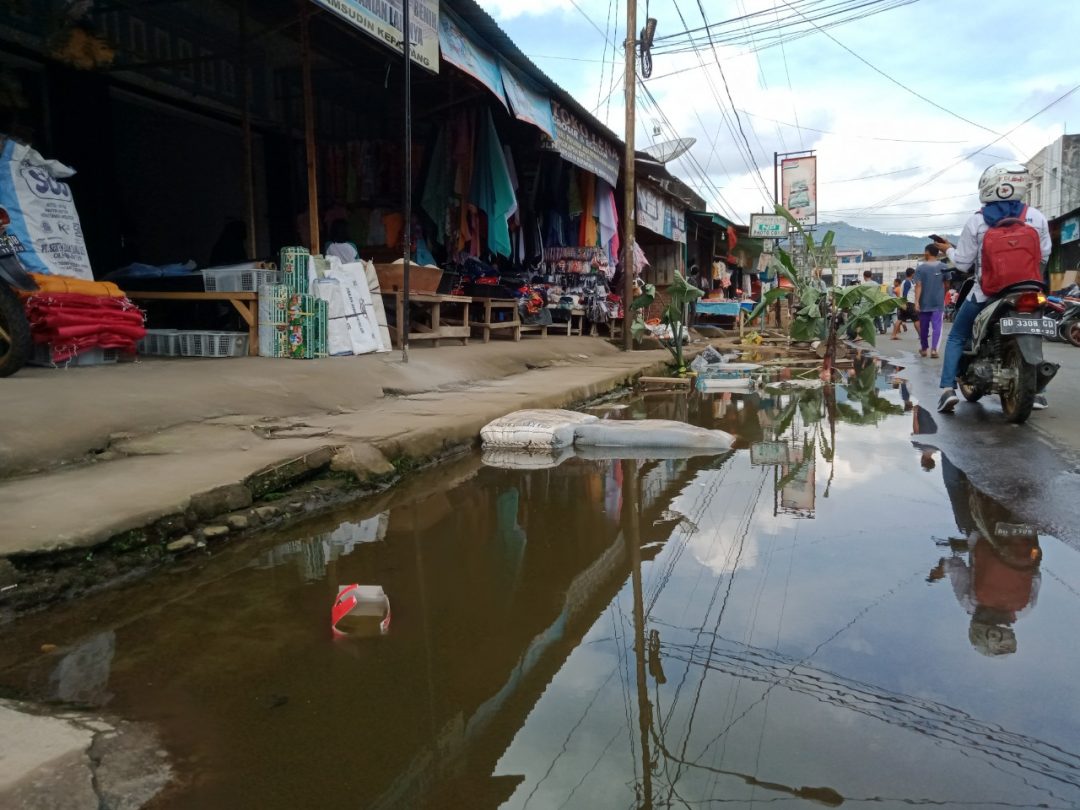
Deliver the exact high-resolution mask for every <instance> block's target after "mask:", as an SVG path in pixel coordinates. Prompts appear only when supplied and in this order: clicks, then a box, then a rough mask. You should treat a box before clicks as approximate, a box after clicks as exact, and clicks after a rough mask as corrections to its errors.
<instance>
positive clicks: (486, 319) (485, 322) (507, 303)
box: [469, 298, 521, 343]
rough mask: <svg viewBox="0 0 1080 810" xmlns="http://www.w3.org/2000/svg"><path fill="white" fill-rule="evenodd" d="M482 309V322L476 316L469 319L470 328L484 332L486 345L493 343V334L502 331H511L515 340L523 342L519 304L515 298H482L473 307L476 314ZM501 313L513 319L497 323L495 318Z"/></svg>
mask: <svg viewBox="0 0 1080 810" xmlns="http://www.w3.org/2000/svg"><path fill="white" fill-rule="evenodd" d="M481 308H482V314H481V318H480V320H476V319H475V316H474V315H472V314H471V315H470V317H469V326H470V327H472V328H473V329H481V330H483V335H484V343H490V342H491V333H492V332H493V331H498V330H502V329H509V330H511V331H510V336H511V337H512V338H513V339H514V340H521V318H520V317H519V316H518V302H517V301H516V300H515V299H513V298H481V299H479V300H478V301H477V302H476V306H475V307H473V308H472V309H473V311H474V312H475V311H476V310H478V309H481ZM499 312H509V313H510V314H511V317H510V318H508V319H507V320H505V321H496V320H494V318H495V317H496V316H497V315H498V313H499Z"/></svg>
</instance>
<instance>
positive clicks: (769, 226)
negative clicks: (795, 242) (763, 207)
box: [750, 214, 788, 239]
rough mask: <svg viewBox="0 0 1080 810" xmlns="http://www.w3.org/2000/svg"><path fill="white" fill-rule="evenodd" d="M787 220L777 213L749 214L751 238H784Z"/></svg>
mask: <svg viewBox="0 0 1080 810" xmlns="http://www.w3.org/2000/svg"><path fill="white" fill-rule="evenodd" d="M787 233H788V221H787V220H786V219H785V218H784V217H782V216H779V215H778V214H751V215H750V238H751V239H786V238H787Z"/></svg>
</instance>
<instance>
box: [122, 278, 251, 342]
mask: <svg viewBox="0 0 1080 810" xmlns="http://www.w3.org/2000/svg"><path fill="white" fill-rule="evenodd" d="M124 294H125V295H126V296H127V297H128V298H130V299H131V300H132V301H192V302H196V301H203V302H205V301H228V302H229V303H231V304H232V305H233V307H235V308H236V311H237V312H239V313H240V317H241V318H243V319H244V323H246V324H247V328H248V354H249V355H251V356H252V357H258V355H259V294H258V293H255V292H156V291H154V290H132V291H130V292H128V291H126V290H125V291H124Z"/></svg>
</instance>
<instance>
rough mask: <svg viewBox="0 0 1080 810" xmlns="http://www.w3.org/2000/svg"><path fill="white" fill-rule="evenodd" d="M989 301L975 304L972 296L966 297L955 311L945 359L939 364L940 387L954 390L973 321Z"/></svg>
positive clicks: (946, 343)
mask: <svg viewBox="0 0 1080 810" xmlns="http://www.w3.org/2000/svg"><path fill="white" fill-rule="evenodd" d="M989 303H990V302H989V301H984V302H983V303H981V304H980V303H977V302H976V301H975V299H974V298H973V297H972V296H970V295H969V296H968V297H967V298H966V299H965V300H964V303H963V304H961V305H960V309H958V310H957V311H956V318H955V319H954V320H953V325H952V331H950V332H949V339H948V340H947V341H946V342H945V357H944V359H943V360H942V363H941V387H942V388H954V387H955V386H956V375H957V373H958V372H959V371H960V360H961V359H962V358H963V356H964V347H965V346H966V345H967V342H968V340H970V339H971V332H972V330H973V329H974V328H975V319H976V318H977V317H979V313H980V312H982V311H983V310H984V309H986V305H987V304H989Z"/></svg>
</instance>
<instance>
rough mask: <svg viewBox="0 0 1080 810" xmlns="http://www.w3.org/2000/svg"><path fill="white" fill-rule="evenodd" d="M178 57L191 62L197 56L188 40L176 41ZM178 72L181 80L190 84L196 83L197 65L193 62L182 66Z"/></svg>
mask: <svg viewBox="0 0 1080 810" xmlns="http://www.w3.org/2000/svg"><path fill="white" fill-rule="evenodd" d="M176 55H177V56H178V57H179V58H180V59H187V60H190V59H191V58H192V57H193V56H194V55H195V51H194V50H193V49H192V47H191V43H190V42H188V41H187V40H186V39H178V40H176ZM178 72H179V74H180V78H181V79H184V80H185V81H189V82H194V81H195V64H194V63H193V62H191V61H188V62H185V63H184V64H182V65H180V66H179V69H178Z"/></svg>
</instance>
